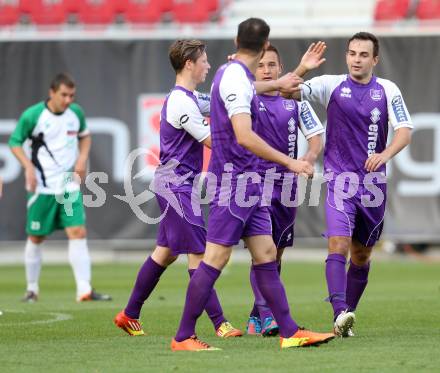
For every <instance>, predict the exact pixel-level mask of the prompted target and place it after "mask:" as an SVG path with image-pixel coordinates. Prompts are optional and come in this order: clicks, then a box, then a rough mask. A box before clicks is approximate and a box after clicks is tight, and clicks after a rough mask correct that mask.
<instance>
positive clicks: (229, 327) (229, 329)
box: [224, 321, 234, 332]
mask: <svg viewBox="0 0 440 373" xmlns="http://www.w3.org/2000/svg"><path fill="white" fill-rule="evenodd" d="M224 328H225V329H226V332H230V331H232V330H234V327H233V326H232V325H231V324H230V323H229V322H227V321H226V322H225V323H224Z"/></svg>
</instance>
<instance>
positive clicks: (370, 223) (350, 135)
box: [295, 32, 413, 337]
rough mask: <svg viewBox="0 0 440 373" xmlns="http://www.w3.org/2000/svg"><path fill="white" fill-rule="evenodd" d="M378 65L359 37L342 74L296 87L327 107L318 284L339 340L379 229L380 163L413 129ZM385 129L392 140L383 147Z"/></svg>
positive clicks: (372, 42) (368, 40)
mask: <svg viewBox="0 0 440 373" xmlns="http://www.w3.org/2000/svg"><path fill="white" fill-rule="evenodd" d="M378 62H379V42H378V40H377V38H376V37H375V36H374V35H372V34H370V33H368V32H359V33H357V34H355V35H353V36H352V37H351V38H350V39H349V40H348V43H347V52H346V63H347V67H348V74H344V75H323V76H318V77H315V78H313V79H311V80H309V81H307V82H305V83H304V85H303V86H302V89H301V97H302V99H306V100H310V101H312V102H319V103H321V104H322V105H324V106H325V107H326V109H327V130H326V144H325V149H324V169H325V177H326V179H327V181H328V182H327V188H328V193H327V199H326V205H325V211H326V220H327V237H328V257H327V260H326V279H327V286H328V291H329V301H330V303H331V304H332V307H333V315H334V319H333V321H334V331H335V333H336V334H338V335H340V336H342V337H349V336H352V335H354V334H353V331H352V326H353V324H354V322H355V314H354V311H355V310H356V307H357V305H358V303H359V300H360V298H361V296H362V294H363V292H364V290H365V287H366V286H367V282H368V273H369V270H370V257H371V252H372V249H373V246H374V245H375V243H376V242H377V240H378V239H379V237H380V235H381V232H382V227H383V219H384V212H385V201H386V178H385V171H386V170H385V165H386V163H387V162H388V161H389V160H390V159H391V158H392V157H394V156H395V155H396V154H397V153H399V152H400V151H401V150H402V149H403V148H404V147H405V146H407V145H408V144H409V143H410V139H411V129H412V127H413V126H412V123H411V118H410V115H409V113H408V110H407V108H406V105H405V102H404V101H403V97H402V94H401V92H400V90H399V88H398V87H397V86H396V84H394V83H393V82H391V81H389V80H386V79H382V78H379V77H376V76H374V75H373V69H374V67H375V66H376V65H377V63H378ZM308 70H309V69H308V68H307V67H305V66H302V65H301V64H300V65H299V66H298V68H297V69H296V70H295V72H296V73H297V74H298V75H300V76H303V75H304V74H305V73H306V72H307V71H308ZM389 124H391V126H392V127H393V130H394V136H393V139H392V141H391V143H390V144H389V145H388V146H387V136H388V125H389ZM349 253H350V263H349V267H348V271H347V272H346V261H347V259H346V258H347V256H348V254H349Z"/></svg>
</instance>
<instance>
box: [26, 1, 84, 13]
mask: <svg viewBox="0 0 440 373" xmlns="http://www.w3.org/2000/svg"><path fill="white" fill-rule="evenodd" d="M31 1H32V0H31ZM63 2H64V9H65V10H66V12H67V13H78V12H79V9H80V8H81V1H78V0H63Z"/></svg>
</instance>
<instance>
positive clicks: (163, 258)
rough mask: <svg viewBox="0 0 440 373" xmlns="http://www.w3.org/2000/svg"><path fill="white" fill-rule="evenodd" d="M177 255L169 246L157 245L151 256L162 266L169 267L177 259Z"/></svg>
mask: <svg viewBox="0 0 440 373" xmlns="http://www.w3.org/2000/svg"><path fill="white" fill-rule="evenodd" d="M177 257H178V256H177V255H173V253H172V252H171V250H170V249H169V248H165V247H156V248H155V249H154V251H153V253H152V254H151V258H152V259H153V260H154V261H155V262H156V263H157V264H159V265H160V266H162V267H168V266H169V265H170V264H172V263H174V262H175V261H176V259H177Z"/></svg>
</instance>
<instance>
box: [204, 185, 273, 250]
mask: <svg viewBox="0 0 440 373" xmlns="http://www.w3.org/2000/svg"><path fill="white" fill-rule="evenodd" d="M219 195H220V188H217V190H216V196H215V198H214V200H213V201H212V202H211V203H210V205H209V206H210V209H209V217H208V234H207V237H206V240H207V241H209V242H212V243H216V244H219V245H224V246H233V245H236V244H237V243H238V242H239V241H240V239H241V238H243V237H251V236H259V235H269V236H270V235H272V226H271V220H270V214H269V209H268V208H267V207H262V206H261V205H260V200H261V185H259V184H250V185H248V186H247V188H246V193H245V201H246V200H248V199H249V198H253V199H258V202H257V203H254V204H252V205H250V206H243V203H241V202H237V201H240V200H241V198H240V196H238V197H237V193H236V188H235V187H232V188H231V193H230V198H229V202H228V201H226V202H219V198H220V197H219ZM223 204H226V206H222V205H223ZM245 204H246V203H245Z"/></svg>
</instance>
